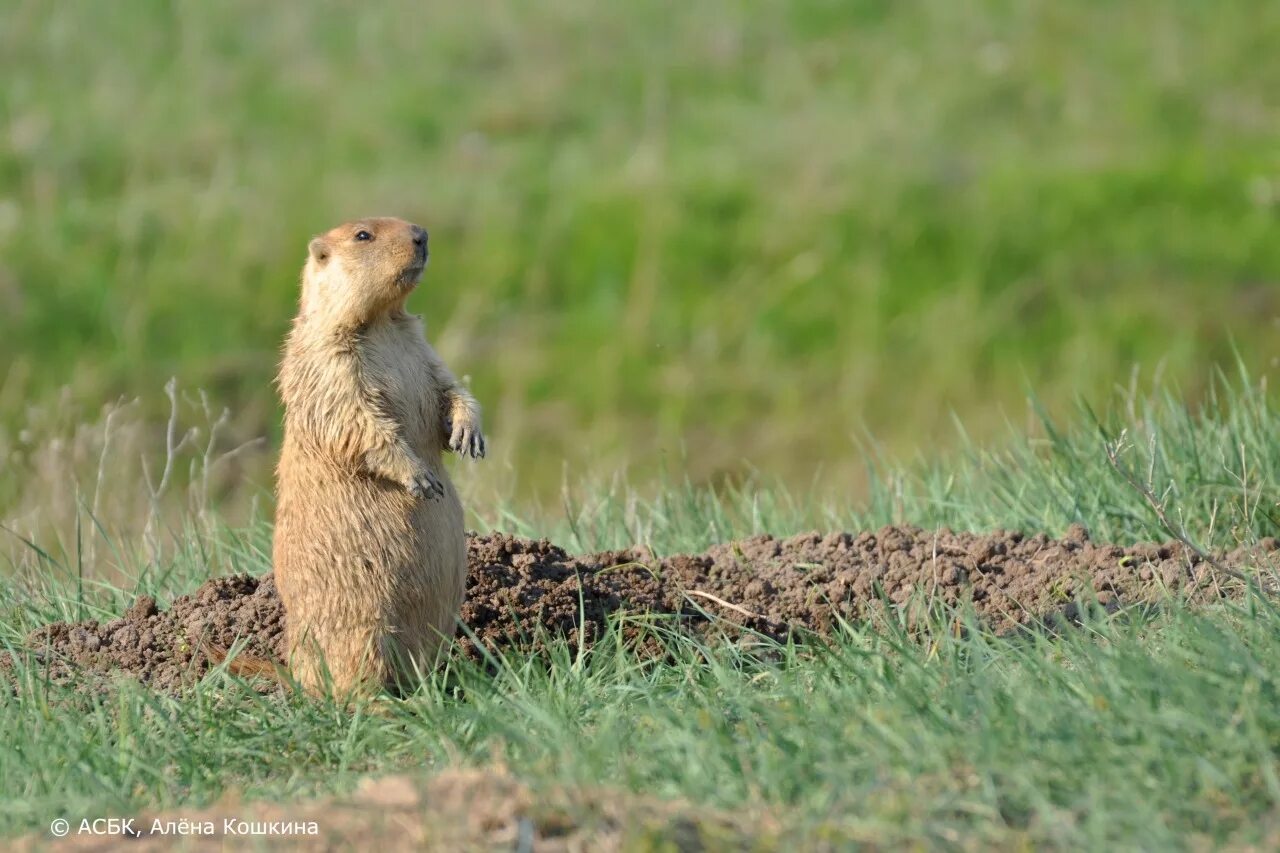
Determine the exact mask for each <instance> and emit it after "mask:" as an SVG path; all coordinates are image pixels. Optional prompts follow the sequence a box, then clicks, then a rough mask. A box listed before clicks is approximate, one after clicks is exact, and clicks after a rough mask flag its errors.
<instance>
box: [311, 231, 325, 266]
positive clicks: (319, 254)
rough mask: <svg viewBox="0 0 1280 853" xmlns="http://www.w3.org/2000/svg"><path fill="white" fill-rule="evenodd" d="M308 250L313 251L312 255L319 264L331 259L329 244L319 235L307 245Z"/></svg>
mask: <svg viewBox="0 0 1280 853" xmlns="http://www.w3.org/2000/svg"><path fill="white" fill-rule="evenodd" d="M307 251H308V252H310V253H311V257H312V258H314V259H315V262H316V263H318V264H323V263H324V262H325V261H327V260H329V244H328V243H326V242H325V241H324V238H323V237H317V238H315V239H314V240H312V241H311V244H310V245H309V246H307Z"/></svg>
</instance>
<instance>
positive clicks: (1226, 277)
mask: <svg viewBox="0 0 1280 853" xmlns="http://www.w3.org/2000/svg"><path fill="white" fill-rule="evenodd" d="M117 6H119V4H93V3H72V4H50V3H47V2H41V0H16V2H10V3H7V4H4V8H3V10H0V79H3V80H4V83H3V85H2V86H0V116H4V117H5V118H4V120H3V121H2V122H0V312H3V313H4V315H5V316H6V317H7V318H10V325H9V326H8V327H7V328H8V333H7V334H6V335H4V336H3V339H0V363H2V364H5V365H7V367H6V369H5V372H4V373H3V374H2V375H0V412H2V413H3V419H4V420H9V421H11V420H13V419H15V418H16V417H17V416H18V415H19V413H20V412H21V410H22V409H23V408H24V404H25V403H27V402H30V401H36V402H39V401H47V400H49V399H50V398H51V397H52V396H53V395H54V394H55V393H56V391H57V389H58V388H60V387H61V386H62V385H64V384H70V385H72V386H73V387H74V388H75V389H76V396H77V399H81V400H87V401H90V402H96V401H100V400H107V399H112V398H114V396H115V395H117V394H121V393H124V394H129V395H133V394H137V393H139V391H141V390H143V389H146V390H150V389H155V388H158V387H160V386H161V385H162V383H163V382H164V381H165V380H166V379H167V378H168V377H169V376H170V375H179V376H182V377H183V380H184V383H186V384H187V385H188V386H195V387H205V388H208V389H209V390H210V391H211V393H212V394H213V396H214V397H215V399H218V400H219V401H222V402H224V403H226V404H229V405H230V406H231V407H232V408H233V409H234V410H235V411H237V412H239V413H241V415H242V421H241V423H240V425H239V426H240V432H241V435H242V436H250V435H257V434H261V433H262V432H265V431H269V430H272V429H274V428H275V426H274V425H275V423H276V418H275V415H276V410H275V402H274V399H273V397H272V395H271V392H270V387H269V379H270V376H271V374H272V371H273V368H274V362H275V358H276V352H277V347H278V344H279V341H280V339H281V336H282V334H283V332H284V330H285V328H286V326H287V323H288V320H289V318H290V316H291V314H292V312H293V304H294V299H295V288H296V277H297V271H298V268H299V266H300V262H301V260H302V257H303V251H304V249H303V247H304V245H305V242H306V239H307V237H308V236H309V235H310V234H312V233H314V232H317V231H319V230H322V229H324V228H327V227H328V226H330V225H332V224H334V223H335V222H337V221H340V220H343V219H347V218H351V217H353V216H356V215H360V214H363V213H365V212H369V211H379V212H382V211H385V212H394V213H400V214H403V215H405V216H409V217H412V218H415V219H417V220H420V221H422V222H424V223H426V224H427V225H428V226H430V228H431V229H432V231H433V234H434V239H433V247H434V255H433V262H432V266H431V268H430V270H429V272H428V276H427V279H426V284H425V286H424V288H423V292H422V293H421V294H420V295H418V296H416V297H415V300H414V304H415V306H416V308H417V309H418V310H420V311H422V312H423V313H425V315H426V316H427V319H428V323H429V328H430V330H431V332H432V334H433V335H434V336H436V338H437V340H438V341H439V343H440V346H441V348H442V350H443V351H444V352H445V354H446V355H447V356H448V358H449V360H450V361H451V362H452V363H453V364H454V365H455V366H456V368H457V369H458V371H459V372H460V373H464V374H470V375H471V376H472V377H473V379H474V387H475V390H476V391H477V393H478V395H479V396H480V398H481V399H482V401H483V402H484V403H485V404H486V405H487V409H488V414H489V422H490V425H491V427H492V431H493V433H494V438H495V441H494V442H493V445H494V448H495V450H496V451H497V453H498V456H499V459H507V460H509V461H511V463H512V464H513V468H514V470H517V471H519V481H520V482H519V486H520V488H521V489H522V490H523V491H524V492H525V493H533V494H538V495H540V496H542V497H543V498H548V497H549V496H550V495H552V494H554V493H555V491H556V490H557V488H558V486H559V483H560V478H561V475H562V467H561V466H562V464H563V463H564V462H565V461H568V463H569V464H570V465H571V466H572V470H573V472H574V473H575V474H580V473H581V472H583V471H586V470H590V469H593V468H595V467H597V466H603V467H604V468H606V469H609V470H612V469H614V468H616V467H618V466H619V465H621V464H624V463H626V464H632V465H634V466H636V468H637V469H638V470H639V471H641V472H649V471H652V470H654V469H655V468H658V467H661V462H655V460H662V459H669V458H670V457H671V456H672V455H675V454H678V453H679V452H680V449H681V448H682V447H683V448H684V449H685V450H686V451H687V455H686V457H685V458H686V459H687V463H688V471H689V476H690V477H691V478H692V479H693V480H695V481H696V482H698V483H706V482H718V481H721V480H723V479H733V478H735V477H737V476H739V475H741V473H742V472H743V471H744V470H745V469H746V468H748V467H749V466H752V465H754V466H756V467H759V468H762V469H764V470H769V471H774V472H777V473H778V476H779V477H781V478H782V479H784V480H785V481H786V482H787V484H788V485H789V486H790V487H792V488H796V487H801V486H803V485H804V484H806V483H808V482H809V480H810V477H811V476H812V475H813V474H814V472H815V471H816V470H817V469H819V468H821V469H822V471H823V472H824V476H825V477H827V478H829V480H828V482H830V483H840V482H842V481H843V480H844V479H845V478H847V477H848V476H850V474H851V473H856V471H857V464H858V454H857V453H856V451H855V449H854V442H853V436H856V435H858V434H859V433H860V431H861V429H862V428H863V427H864V426H865V427H868V428H870V430H871V431H872V432H873V433H875V434H877V435H881V436H885V437H886V440H888V441H890V442H891V443H892V445H893V448H894V449H896V450H901V449H903V448H913V447H918V446H921V445H923V444H926V443H930V442H934V441H944V442H945V441H948V440H950V439H951V437H952V433H951V431H950V430H949V427H948V425H947V422H946V418H945V417H944V416H945V415H946V414H947V413H949V412H950V411H952V410H954V411H957V412H958V413H959V414H960V415H961V416H962V418H963V419H964V421H965V423H966V424H968V425H969V427H970V429H971V430H973V432H974V434H975V435H977V436H979V437H984V438H986V437H990V436H992V435H993V434H995V433H996V432H998V430H999V428H1000V426H1001V422H1002V418H1003V414H1002V412H1001V409H1002V408H1004V409H1010V408H1013V409H1016V408H1018V407H1020V405H1021V396H1022V389H1023V388H1024V387H1026V386H1027V385H1028V384H1029V385H1030V386H1031V387H1034V388H1035V389H1036V392H1037V394H1038V395H1039V397H1040V398H1041V399H1042V400H1043V401H1044V403H1045V405H1046V406H1048V407H1050V409H1051V410H1053V411H1054V412H1056V413H1058V414H1061V413H1063V412H1065V411H1066V410H1067V408H1068V407H1069V404H1070V402H1071V401H1072V400H1073V399H1074V398H1075V396H1076V395H1077V394H1085V395H1086V396H1089V397H1091V398H1095V399H1096V398H1097V397H1098V396H1100V395H1102V394H1104V393H1106V392H1108V391H1109V390H1110V388H1111V385H1112V383H1113V382H1114V381H1115V377H1116V376H1118V375H1120V374H1122V373H1125V372H1127V370H1128V368H1129V366H1130V365H1131V364H1133V363H1135V362H1136V363H1141V364H1143V365H1145V366H1147V368H1148V369H1150V368H1151V367H1153V366H1154V365H1155V363H1156V362H1158V361H1161V360H1163V365H1164V370H1165V371H1166V374H1167V375H1169V376H1172V377H1174V378H1175V379H1177V380H1178V381H1180V382H1181V383H1182V385H1183V387H1184V389H1185V391H1186V393H1187V394H1188V395H1190V396H1195V395H1198V394H1199V393H1201V392H1202V391H1203V389H1204V387H1205V383H1206V377H1207V375H1208V373H1207V368H1206V366H1207V365H1212V364H1215V363H1217V364H1222V363H1227V362H1229V361H1230V360H1231V358H1232V354H1231V352H1230V346H1229V340H1230V339H1231V338H1232V337H1234V340H1235V341H1236V343H1237V345H1238V346H1239V349H1240V351H1241V354H1242V356H1243V357H1244V358H1245V359H1246V360H1247V361H1248V362H1249V363H1250V364H1253V365H1257V366H1259V367H1260V368H1261V367H1265V366H1266V365H1269V364H1270V362H1271V360H1272V359H1273V358H1275V357H1276V356H1277V355H1280V351H1278V350H1277V348H1276V344H1275V340H1276V338H1275V335H1274V327H1273V320H1274V318H1275V316H1276V315H1277V302H1276V296H1275V293H1276V292H1277V290H1276V287H1275V284H1276V282H1277V281H1280V217H1278V216H1277V211H1280V203H1278V201H1277V200H1278V199H1280V160H1277V155H1276V147H1275V139H1276V137H1277V133H1280V102H1278V101H1277V99H1276V96H1275V93H1276V92H1277V91H1280V51H1277V50H1275V49H1274V48H1275V45H1274V41H1275V39H1274V36H1273V33H1274V32H1276V30H1277V28H1278V27H1280V11H1277V7H1276V5H1275V4H1258V3H1255V2H1245V0H1228V2H1220V3H1205V2H1198V1H1197V0H1178V1H1177V2H1160V0H1135V1H1134V2H1128V3H1123V4H1105V3H1094V2H1068V3H1061V2H1048V0H1037V2H1030V3H1020V4H1013V3H1008V2H997V0H982V1H981V2H980V0H963V1H962V2H949V3H930V2H914V1H913V2H894V3H890V2H880V0H867V2H856V3H844V2H837V0H786V2H783V0H766V2H760V3H741V2H732V1H731V0H713V2H707V3H699V4H696V5H686V6H682V7H680V8H674V7H672V6H671V5H670V4H665V3H654V2H638V3H626V4H599V3H590V2H587V0H552V2H539V3H533V2H527V0H520V2H515V3H482V4H480V5H474V4H468V5H466V6H456V7H454V6H450V5H448V4H432V5H431V6H430V7H429V8H423V7H422V5H421V4H418V3H411V2H409V0H393V1H392V2H389V3H381V4H373V5H368V6H362V7H359V8H358V9H355V8H351V7H350V6H348V5H346V4H338V3H333V2H328V3H314V4H298V3H290V4H266V5H264V4H260V3H248V2H244V0H235V1H234V2H228V3H219V4H208V3H199V2H192V0H179V2H137V3H129V4H127V6H123V7H119V8H117Z"/></svg>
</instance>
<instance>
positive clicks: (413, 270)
mask: <svg viewBox="0 0 1280 853" xmlns="http://www.w3.org/2000/svg"><path fill="white" fill-rule="evenodd" d="M426 266H427V262H426V261H425V260H423V261H422V263H414V264H410V265H409V266H407V267H405V268H404V270H403V271H402V272H401V273H400V278H399V284H400V286H401V287H403V288H406V289H408V288H411V287H414V286H415V285H417V283H418V279H420V278H421V277H422V271H423V270H424V269H425V268H426Z"/></svg>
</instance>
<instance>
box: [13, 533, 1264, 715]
mask: <svg viewBox="0 0 1280 853" xmlns="http://www.w3.org/2000/svg"><path fill="white" fill-rule="evenodd" d="M467 546H468V556H469V575H468V582H467V597H466V601H465V603H464V604H463V608H462V626H461V627H460V629H459V636H458V641H459V646H460V647H461V650H462V652H463V653H464V654H466V655H467V656H469V657H471V658H473V659H477V660H486V659H491V656H494V655H497V656H502V655H510V654H517V655H528V654H542V653H545V652H547V651H548V649H549V648H550V647H552V646H561V647H563V644H564V643H566V642H567V643H568V646H569V648H571V649H575V650H576V649H577V648H588V647H590V646H591V645H592V644H593V643H594V642H596V641H597V640H598V639H600V638H601V637H602V636H603V635H604V633H605V630H606V627H607V625H608V623H609V620H610V619H611V618H614V617H616V616H617V615H618V614H621V613H626V614H628V616H630V617H634V618H630V619H628V620H627V621H626V622H625V623H624V628H623V637H624V638H626V639H628V640H632V641H635V642H637V644H638V645H639V646H641V647H644V646H645V645H646V644H648V643H652V642H653V639H652V637H653V634H652V632H647V631H645V630H644V629H643V623H645V622H658V623H659V624H662V625H666V626H668V627H669V628H673V629H675V630H678V631H683V632H686V633H690V634H692V635H695V636H700V637H708V638H710V637H714V636H721V635H728V636H731V637H735V638H739V639H741V638H749V637H757V636H764V637H766V638H772V639H783V638H785V637H787V636H789V635H792V634H793V632H795V631H797V630H799V631H801V632H816V633H819V634H825V633H829V632H831V631H832V630H833V629H834V628H835V627H836V626H837V625H838V624H839V623H840V621H842V620H845V621H849V622H859V621H863V620H866V619H868V618H871V617H872V616H873V615H874V614H876V613H882V612H883V611H884V610H885V609H886V608H887V609H889V610H897V611H899V613H901V614H905V615H906V616H907V618H908V619H910V620H913V619H916V618H918V617H919V616H920V615H922V613H923V612H924V608H925V605H927V604H930V603H931V604H942V605H960V604H970V605H971V606H972V608H973V609H974V611H975V612H976V613H977V614H978V616H979V617H980V618H981V619H982V620H983V621H984V622H986V623H987V624H989V625H990V626H991V627H992V628H994V629H995V630H997V631H1009V630H1016V629H1019V628H1026V627H1033V626H1041V625H1044V624H1046V622H1048V623H1053V622H1055V621H1062V620H1064V619H1065V620H1072V619H1075V618H1077V617H1078V615H1079V614H1078V612H1077V609H1078V605H1077V604H1076V602H1077V601H1095V602H1096V603H1097V604H1098V605H1100V606H1101V607H1103V608H1105V609H1106V610H1116V609H1119V608H1120V607H1123V606H1125V605H1129V604H1135V603H1140V602H1149V601H1154V600H1156V599H1159V598H1160V597H1162V596H1164V595H1167V594H1169V593H1175V594H1184V595H1187V596H1189V597H1191V598H1192V599H1193V600H1198V601H1204V600H1210V599H1212V598H1216V597H1220V596H1221V595H1223V589H1222V588H1221V585H1220V582H1221V581H1223V580H1224V579H1222V578H1219V577H1217V576H1216V575H1215V573H1214V571H1213V569H1212V568H1211V566H1210V565H1208V564H1206V563H1205V561H1204V560H1203V559H1202V558H1201V557H1200V555H1198V554H1196V553H1195V552H1192V551H1191V550H1190V549H1188V548H1186V547H1185V546H1183V545H1181V544H1179V543H1176V542H1166V543H1146V544H1138V545H1132V546H1128V547H1122V546H1119V545H1110V544H1097V543H1094V542H1093V541H1091V539H1090V537H1089V535H1088V533H1087V532H1086V531H1085V529H1084V528H1083V527H1080V526H1078V525H1077V526H1073V527H1072V528H1071V529H1070V530H1068V532H1067V534H1066V535H1065V536H1064V537H1063V538H1061V539H1051V538H1049V537H1048V536H1046V535H1044V534H1036V535H1032V536H1027V535H1024V534H1022V533H1018V532H1013V531H997V532H995V533H989V534H974V533H956V532H953V531H951V530H948V529H945V528H944V529H938V530H924V529H921V528H919V527H911V526H893V527H885V528H882V529H881V530H878V531H876V532H874V533H870V532H867V533H861V534H851V533H828V534H821V533H805V534H801V535H798V536H792V537H789V538H785V539H780V538H776V537H773V536H767V535H761V536H753V537H751V538H748V539H742V540H738V541H735V542H730V543H726V544H723V545H716V546H714V547H712V548H710V549H709V550H707V551H706V552H704V553H702V554H695V555H677V556H674V557H668V558H665V559H658V558H656V557H655V556H654V555H653V554H652V553H651V552H649V551H648V550H647V549H644V548H635V549H630V550H623V551H607V552H602V553H598V554H590V555H585V556H573V555H570V554H569V553H567V552H566V551H565V550H564V549H562V548H560V547H558V546H556V545H553V544H551V543H550V542H548V541H546V540H531V539H522V538H519V537H516V536H511V535H508V534H503V533H489V534H469V535H468V537H467ZM1278 551H1280V543H1278V542H1277V541H1276V540H1275V539H1271V538H1268V539H1265V540H1263V541H1262V542H1260V543H1259V544H1258V546H1257V547H1255V548H1254V549H1253V550H1252V551H1250V552H1249V553H1245V552H1244V551H1237V552H1234V553H1231V554H1227V555H1221V556H1220V559H1221V560H1222V562H1223V563H1225V564H1227V565H1231V566H1242V565H1259V564H1266V565H1273V564H1274V559H1275V558H1276V556H1278V555H1277V552H1278ZM284 627H285V623H284V610H283V608H282V606H281V604H280V600H279V598H278V597H277V595H276V590H275V584H274V582H273V579H272V577H271V575H270V574H267V575H264V576H263V577H261V578H255V577H250V576H247V575H237V576H232V577H221V578H215V579H213V580H210V581H208V582H207V583H205V584H204V585H203V586H201V587H200V588H199V589H197V590H196V591H195V592H193V593H191V594H190V595H186V596H183V597H181V598H179V599H177V600H176V601H174V602H173V605H172V606H171V607H170V608H169V609H167V610H163V611H162V610H160V609H158V608H157V606H156V602H155V600H154V599H152V598H150V597H148V596H143V597H141V598H139V599H138V600H137V601H136V602H135V603H134V604H133V606H132V607H130V608H129V609H128V610H127V611H126V612H125V613H124V615H122V616H121V617H120V618H118V619H113V620H110V621H107V622H97V621H86V622H80V623H65V622H59V623H55V624H52V625H46V626H44V627H42V628H39V629H37V630H36V631H34V632H32V634H31V635H30V636H29V637H28V640H27V647H28V650H29V655H30V657H31V658H32V659H34V661H35V662H37V663H38V664H39V665H41V667H42V669H43V670H44V672H45V673H46V675H47V677H48V678H50V679H51V680H53V681H60V682H66V681H71V680H74V679H77V678H79V677H80V675H81V674H82V673H84V672H86V671H88V672H94V673H102V674H108V673H116V672H120V673H127V674H129V675H132V676H133V677H136V678H137V679H139V680H140V681H142V682H144V683H146V684H149V685H151V686H153V687H154V688H156V689H160V690H177V689H180V688H181V687H182V686H183V685H186V684H190V683H191V682H193V681H194V680H197V679H199V678H200V677H201V676H203V675H204V674H205V672H206V671H207V670H208V669H209V667H210V663H209V660H208V658H207V657H206V655H205V651H204V649H205V648H207V647H210V646H212V647H215V648H224V649H225V648H231V647H232V646H233V645H237V647H242V648H243V651H242V654H246V655H249V656H252V657H259V658H262V657H266V658H272V659H276V660H280V659H283V655H284V651H285V644H284ZM6 663H7V661H4V660H2V659H0V669H3V668H4V666H5V664H6Z"/></svg>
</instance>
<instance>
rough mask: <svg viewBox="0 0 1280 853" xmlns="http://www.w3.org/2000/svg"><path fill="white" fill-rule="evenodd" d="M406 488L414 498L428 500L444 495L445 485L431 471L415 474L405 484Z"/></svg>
mask: <svg viewBox="0 0 1280 853" xmlns="http://www.w3.org/2000/svg"><path fill="white" fill-rule="evenodd" d="M405 488H406V489H407V490H408V492H409V494H410V495H412V496H413V497H415V498H422V499H426V500H430V499H432V498H438V497H441V496H442V495H444V484H443V483H441V482H440V480H439V479H437V478H436V476H435V475H434V474H432V473H431V472H430V471H419V472H418V473H417V474H414V475H413V476H412V477H410V478H409V482H408V483H406V484H405Z"/></svg>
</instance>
